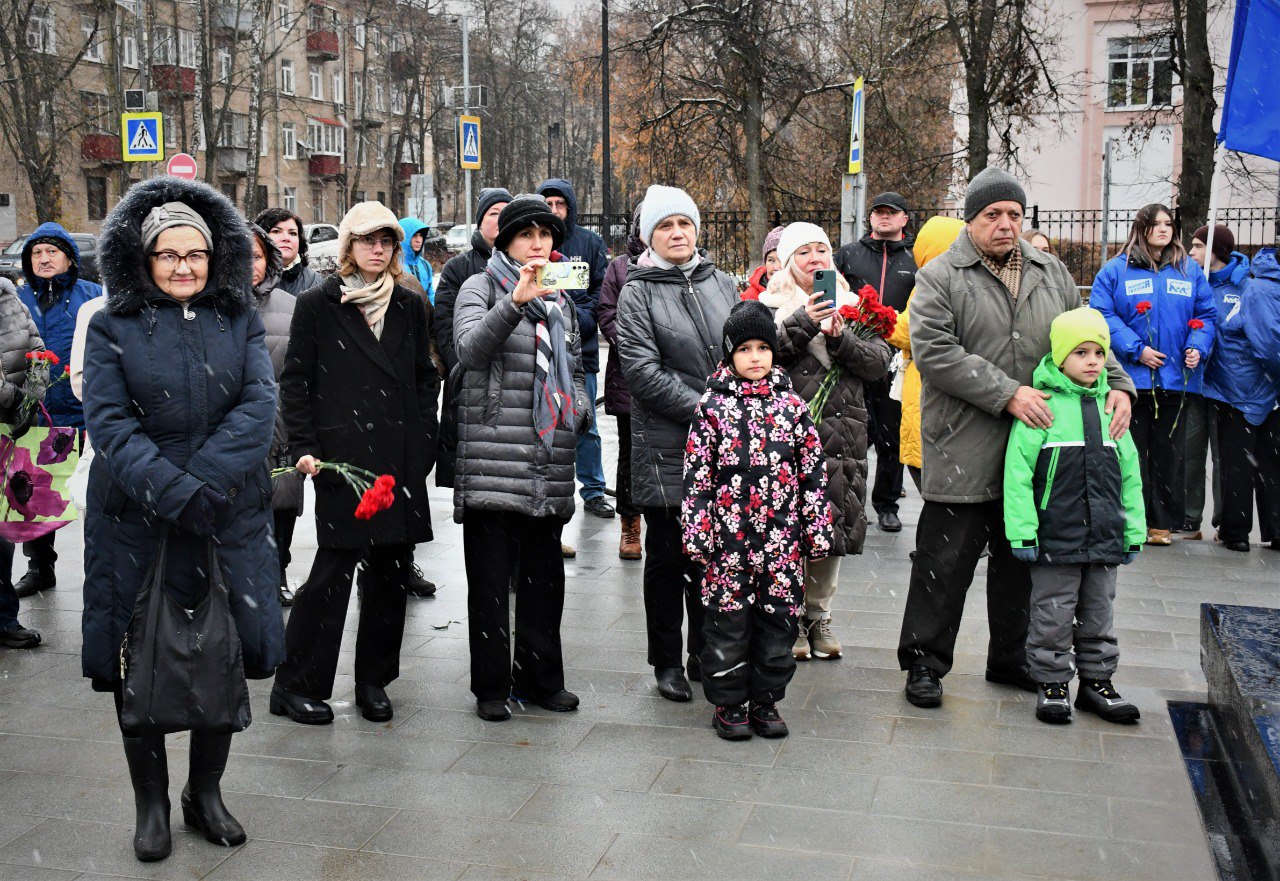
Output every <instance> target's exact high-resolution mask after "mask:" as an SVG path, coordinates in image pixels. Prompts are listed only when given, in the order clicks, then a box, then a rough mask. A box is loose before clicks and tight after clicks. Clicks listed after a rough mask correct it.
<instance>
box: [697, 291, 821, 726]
mask: <svg viewBox="0 0 1280 881" xmlns="http://www.w3.org/2000/svg"><path fill="white" fill-rule="evenodd" d="M776 346H777V330H776V327H775V325H774V322H773V317H772V315H771V314H770V313H769V310H768V308H767V307H765V306H762V305H761V304H760V303H758V302H755V301H746V302H743V303H739V304H738V305H737V306H735V307H734V308H733V311H732V312H731V313H730V314H729V319H728V320H727V321H726V322H725V325H724V359H725V360H724V362H722V363H721V365H720V367H719V368H718V369H717V370H716V372H715V373H714V374H712V376H711V378H710V380H709V382H708V385H707V391H706V394H705V395H703V397H702V401H701V403H700V404H699V405H698V415H697V416H696V418H695V419H694V422H693V427H692V429H690V431H689V440H688V444H687V445H686V447H685V464H684V503H683V508H682V511H681V519H682V523H683V528H684V546H685V552H686V553H687V554H688V555H689V556H690V557H691V558H693V559H694V560H695V561H696V562H698V563H700V564H702V565H704V566H705V567H706V577H705V579H704V581H703V585H702V604H703V605H704V606H706V607H707V613H706V619H705V622H704V625H703V636H704V638H705V640H706V646H705V647H704V648H703V650H702V655H701V660H702V671H703V675H702V687H703V690H704V691H705V692H706V696H707V700H708V701H710V702H711V703H712V704H714V705H715V708H716V710H715V714H714V716H713V717H712V726H713V727H714V728H715V730H716V733H717V734H719V735H720V736H721V737H723V738H725V739H727V740H738V739H743V738H748V737H750V736H751V734H752V732H753V731H754V732H755V733H756V734H759V735H760V736H761V737H785V736H786V734H787V726H786V723H785V722H784V721H783V719H782V716H781V715H780V714H779V713H778V708H777V703H778V701H780V700H782V697H783V695H784V694H785V693H786V688H787V683H788V682H790V681H791V677H792V675H793V674H794V673H795V669H796V662H795V659H794V658H793V657H792V654H791V646H792V643H794V642H795V639H796V633H797V628H798V621H797V619H798V618H799V616H800V613H801V610H802V607H803V603H804V561H805V558H806V557H808V558H821V557H825V556H826V555H827V554H828V553H829V552H830V550H831V543H832V539H833V537H832V532H831V516H830V513H829V511H828V509H827V500H826V487H825V483H826V478H825V476H824V473H823V467H822V465H823V460H822V445H821V442H820V441H819V440H818V432H817V429H815V428H814V425H813V421H812V420H811V419H810V418H809V411H808V410H807V408H806V407H805V403H804V401H803V400H801V399H800V398H799V397H798V396H797V395H796V394H795V393H794V392H792V391H791V379H790V378H789V377H788V376H787V374H786V372H785V371H784V370H782V369H781V368H775V367H773V353H774V349H775V348H776ZM748 700H750V709H748V707H747V702H748Z"/></svg>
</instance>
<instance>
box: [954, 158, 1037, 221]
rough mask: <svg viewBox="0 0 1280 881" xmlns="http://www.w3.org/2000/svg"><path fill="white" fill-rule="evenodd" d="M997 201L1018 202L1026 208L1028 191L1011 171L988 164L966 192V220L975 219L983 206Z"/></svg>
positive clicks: (975, 176) (974, 177)
mask: <svg viewBox="0 0 1280 881" xmlns="http://www.w3.org/2000/svg"><path fill="white" fill-rule="evenodd" d="M996 202H1017V203H1018V204H1019V205H1021V206H1022V207H1023V208H1026V207H1027V192H1026V190H1024V189H1023V188H1022V184H1020V183H1018V180H1017V178H1015V177H1014V176H1013V175H1011V174H1010V173H1009V172H1007V171H1005V170H1004V169H1003V168H995V167H994V166H988V167H987V168H984V169H982V171H980V172H978V173H977V174H975V175H974V176H973V180H971V181H969V189H967V190H966V191H965V194H964V222H965V223H968V222H969V221H971V220H973V219H974V218H975V217H977V216H978V215H979V214H981V213H982V209H983V208H986V207H987V206H988V205H992V204H994V203H996Z"/></svg>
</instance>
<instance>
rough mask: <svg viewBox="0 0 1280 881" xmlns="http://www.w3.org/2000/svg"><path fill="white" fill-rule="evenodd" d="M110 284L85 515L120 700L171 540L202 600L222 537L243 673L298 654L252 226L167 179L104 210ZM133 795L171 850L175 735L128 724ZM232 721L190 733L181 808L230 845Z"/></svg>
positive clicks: (88, 618) (94, 615) (214, 199)
mask: <svg viewBox="0 0 1280 881" xmlns="http://www.w3.org/2000/svg"><path fill="white" fill-rule="evenodd" d="M101 266H102V272H103V278H104V280H105V281H106V283H107V285H108V287H109V290H110V299H109V301H108V304H107V308H106V309H104V310H102V311H100V312H98V313H97V314H96V315H94V316H93V318H92V320H91V322H90V325H89V332H88V339H87V342H86V345H85V370H84V409H85V416H86V417H87V423H88V430H89V434H90V436H91V437H92V438H93V445H94V448H95V450H96V452H97V455H96V457H95V458H94V460H93V465H92V468H91V469H90V472H89V494H88V508H87V510H86V512H85V580H84V616H83V630H84V648H83V667H84V675H85V676H87V677H89V678H91V679H92V680H93V687H94V689H95V690H98V691H111V692H113V693H114V694H115V698H116V706H117V710H118V709H119V708H120V707H121V706H122V702H123V694H122V684H121V681H120V652H121V643H122V641H123V639H124V637H125V634H126V632H127V630H128V627H129V619H130V616H131V614H132V612H133V608H134V602H135V598H136V596H137V592H138V590H139V587H140V586H141V584H142V582H143V580H144V579H145V578H146V576H147V571H148V568H149V566H150V565H151V560H152V558H153V556H154V555H155V552H156V549H157V546H158V545H159V542H160V539H161V537H162V536H163V535H164V533H165V532H166V531H168V532H169V534H170V537H169V553H168V561H169V563H168V569H167V571H166V573H165V576H166V577H165V589H166V592H167V593H169V595H170V596H173V597H174V598H176V599H177V600H179V601H180V602H182V603H183V607H184V608H194V607H195V606H196V605H197V604H198V602H199V601H200V599H201V598H202V596H203V595H204V593H205V592H206V591H207V585H208V573H207V572H206V571H204V566H205V564H204V561H205V560H207V559H208V558H207V555H206V550H205V548H206V544H207V542H208V541H209V540H210V539H212V540H213V542H214V543H215V544H216V546H217V549H218V561H219V564H220V566H221V568H222V575H223V578H224V580H225V582H226V585H227V587H228V589H229V590H230V596H231V613H232V616H233V617H234V619H235V622H236V629H237V630H238V632H239V637H240V643H241V647H242V651H243V655H244V669H245V674H246V675H247V676H249V677H251V678H262V677H266V676H270V675H271V672H272V670H273V669H274V668H275V666H276V665H277V664H279V663H280V662H281V661H282V660H283V658H284V639H283V627H282V621H281V612H280V604H279V603H278V602H277V601H276V584H277V581H278V578H279V571H278V562H277V559H276V553H275V550H274V548H273V546H272V543H271V483H270V479H269V476H268V473H267V466H266V460H267V451H268V448H269V447H270V445H271V434H272V425H273V423H274V420H275V409H276V392H275V383H274V381H273V379H272V373H271V358H270V356H269V355H268V354H267V347H266V345H265V343H264V341H263V337H264V332H263V326H262V319H261V318H259V317H258V313H257V312H256V311H255V309H254V299H253V290H252V285H251V283H250V272H251V268H252V265H251V258H250V238H249V231H248V229H247V228H246V226H245V223H244V220H243V219H241V217H240V215H239V214H238V213H237V212H236V209H235V208H234V206H232V204H231V203H230V202H229V201H227V199H226V197H225V196H223V195H222V194H221V193H218V192H216V191H214V190H213V189H211V188H209V187H208V186H206V185H204V184H200V183H193V182H189V181H183V180H179V179H177V178H173V177H161V178H156V179H154V180H150V181H146V182H143V183H140V184H136V185H135V186H134V187H133V188H132V189H131V190H129V193H128V194H127V195H126V196H125V197H124V198H123V199H122V200H121V201H120V203H119V204H118V205H117V206H116V207H115V209H114V210H113V211H112V212H111V216H110V217H108V218H107V222H106V225H105V232H104V234H103V237H102V249H101ZM123 734H124V752H125V757H126V758H127V759H128V763H129V776H130V778H131V780H132V782H133V790H134V802H135V806H136V808H137V831H136V834H135V837H134V851H135V853H136V855H137V857H138V859H140V860H143V861H150V860H159V859H164V858H165V857H166V856H168V855H169V852H170V848H171V840H170V834H169V795H168V782H169V774H168V766H167V763H166V757H165V748H164V737H163V736H160V735H147V736H132V735H131V734H130V733H129V732H128V731H124V732H123ZM230 749H231V735H230V734H213V733H211V732H208V731H199V730H196V731H192V732H191V768H190V776H189V777H188V781H187V785H186V788H185V789H184V790H183V792H182V807H183V815H184V817H185V819H186V821H187V823H188V825H192V826H194V827H195V828H197V829H199V830H200V831H201V832H202V833H203V834H204V836H205V837H206V838H207V839H208V840H209V841H212V842H214V843H216V844H223V845H236V844H240V843H241V842H243V841H244V840H245V834H244V830H243V829H242V828H241V827H240V824H239V823H238V822H236V820H235V818H234V817H232V816H231V814H230V813H228V811H227V809H226V807H225V806H224V805H223V803H222V795H221V792H220V787H219V781H220V780H221V778H222V773H223V770H224V769H225V768H226V764H227V755H228V753H229V751H230Z"/></svg>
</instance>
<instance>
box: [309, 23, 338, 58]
mask: <svg viewBox="0 0 1280 881" xmlns="http://www.w3.org/2000/svg"><path fill="white" fill-rule="evenodd" d="M307 57H308V58H311V59H313V60H316V61H333V60H334V59H336V58H337V57H338V32H337V31H331V30H311V29H308V30H307Z"/></svg>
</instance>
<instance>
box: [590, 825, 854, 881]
mask: <svg viewBox="0 0 1280 881" xmlns="http://www.w3.org/2000/svg"><path fill="white" fill-rule="evenodd" d="M727 866H732V867H733V877H734V879H735V881H775V879H779V878H822V879H831V881H844V879H847V878H848V877H849V874H850V872H851V871H852V869H853V861H852V860H851V859H849V858H848V857H846V856H840V855H836V854H821V853H802V852H800V851H788V850H779V849H776V848H767V847H748V846H744V845H740V844H715V843H709V842H689V841H672V840H670V839H666V838H656V837H650V836H647V835H619V836H618V837H617V839H616V840H615V841H614V842H613V844H612V845H611V846H610V847H609V850H608V852H607V853H605V855H604V856H603V857H602V858H601V860H600V863H599V865H598V866H596V868H595V871H594V872H592V873H591V877H592V878H597V879H617V881H629V879H648V878H652V879H661V881H670V879H675V878H679V879H687V881H703V879H707V881H711V879H717V881H723V878H724V877H725V867H727Z"/></svg>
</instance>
